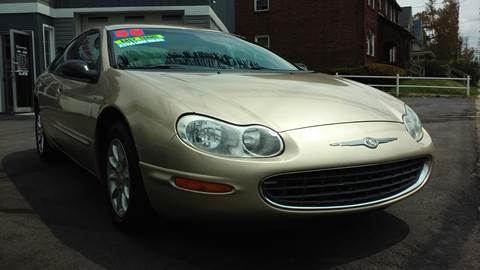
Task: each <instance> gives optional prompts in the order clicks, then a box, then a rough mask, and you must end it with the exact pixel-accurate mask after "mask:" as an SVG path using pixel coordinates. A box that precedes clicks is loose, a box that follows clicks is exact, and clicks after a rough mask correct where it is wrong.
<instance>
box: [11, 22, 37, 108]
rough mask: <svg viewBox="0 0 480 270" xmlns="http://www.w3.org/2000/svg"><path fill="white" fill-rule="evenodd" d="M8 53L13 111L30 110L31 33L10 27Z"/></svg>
mask: <svg viewBox="0 0 480 270" xmlns="http://www.w3.org/2000/svg"><path fill="white" fill-rule="evenodd" d="M10 55H11V80H12V83H11V86H12V87H11V90H12V97H13V106H12V107H13V112H15V113H21V112H31V111H32V108H33V87H34V80H35V67H34V57H33V36H32V34H31V33H27V32H23V31H19V30H15V29H11V30H10Z"/></svg>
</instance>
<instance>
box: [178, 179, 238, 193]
mask: <svg viewBox="0 0 480 270" xmlns="http://www.w3.org/2000/svg"><path fill="white" fill-rule="evenodd" d="M175 185H176V186H177V187H180V188H184V189H188V190H193V191H200V192H209V193H228V192H231V191H233V187H232V186H229V185H223V184H217V183H210V182H204V181H198V180H190V179H183V178H176V179H175Z"/></svg>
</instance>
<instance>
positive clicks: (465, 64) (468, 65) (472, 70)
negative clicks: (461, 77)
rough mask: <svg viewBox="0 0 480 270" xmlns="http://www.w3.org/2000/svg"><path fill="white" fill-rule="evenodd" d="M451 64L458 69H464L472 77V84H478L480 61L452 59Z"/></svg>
mask: <svg viewBox="0 0 480 270" xmlns="http://www.w3.org/2000/svg"><path fill="white" fill-rule="evenodd" d="M450 65H451V66H452V67H454V68H456V69H459V70H461V71H463V72H464V73H466V74H468V75H470V77H471V78H472V85H474V86H476V85H478V80H479V79H480V63H479V62H472V61H467V60H456V61H452V62H451V63H450Z"/></svg>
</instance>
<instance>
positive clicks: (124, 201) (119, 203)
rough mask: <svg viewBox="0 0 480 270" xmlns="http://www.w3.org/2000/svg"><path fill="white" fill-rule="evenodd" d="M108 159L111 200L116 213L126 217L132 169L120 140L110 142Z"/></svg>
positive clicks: (107, 171) (108, 181) (107, 170)
mask: <svg viewBox="0 0 480 270" xmlns="http://www.w3.org/2000/svg"><path fill="white" fill-rule="evenodd" d="M106 159H107V160H106V164H107V168H106V173H107V174H106V175H107V185H108V192H109V196H110V201H111V203H112V206H113V210H114V211H115V213H116V214H117V215H118V216H119V217H124V216H125V215H126V213H127V210H128V206H129V200H130V170H129V164H128V159H127V154H126V152H125V148H124V147H123V144H122V142H121V141H120V140H118V139H114V140H112V141H111V142H110V145H109V146H108V152H107V157H106Z"/></svg>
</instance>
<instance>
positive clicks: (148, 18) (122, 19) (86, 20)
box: [81, 13, 184, 32]
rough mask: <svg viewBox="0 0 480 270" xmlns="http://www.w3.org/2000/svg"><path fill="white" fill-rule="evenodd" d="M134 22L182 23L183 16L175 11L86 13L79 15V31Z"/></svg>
mask: <svg viewBox="0 0 480 270" xmlns="http://www.w3.org/2000/svg"><path fill="white" fill-rule="evenodd" d="M135 23H140V24H168V25H183V24H184V16H183V14H176V13H170V14H165V13H121V14H111V13H110V14H86V15H82V16H81V31H82V32H83V31H85V30H88V29H90V28H94V27H99V26H104V25H112V24H135Z"/></svg>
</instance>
